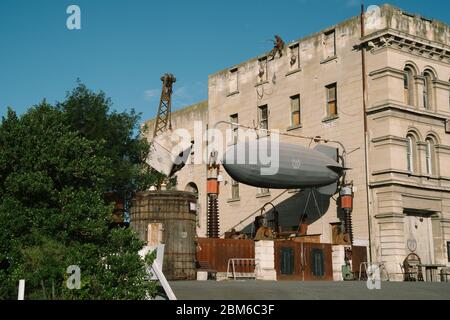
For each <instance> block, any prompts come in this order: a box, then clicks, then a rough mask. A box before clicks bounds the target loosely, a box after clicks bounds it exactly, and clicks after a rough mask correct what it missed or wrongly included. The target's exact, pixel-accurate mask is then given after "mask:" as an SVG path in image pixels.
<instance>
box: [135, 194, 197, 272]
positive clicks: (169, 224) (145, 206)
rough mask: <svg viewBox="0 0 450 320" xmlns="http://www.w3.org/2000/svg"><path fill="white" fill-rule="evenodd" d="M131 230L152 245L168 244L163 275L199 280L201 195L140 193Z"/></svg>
mask: <svg viewBox="0 0 450 320" xmlns="http://www.w3.org/2000/svg"><path fill="white" fill-rule="evenodd" d="M130 219H131V221H130V222H131V227H132V228H133V229H134V230H135V231H136V232H137V233H138V235H139V237H140V239H141V240H143V241H145V242H146V243H147V244H148V245H150V246H152V245H157V244H160V243H163V244H165V252H164V264H163V272H164V274H165V276H166V278H167V279H168V280H195V279H196V263H195V254H196V246H195V242H194V241H195V236H196V219H197V196H196V195H195V194H194V193H191V192H184V191H155V192H141V193H138V194H137V195H136V196H135V197H134V199H133V200H132V207H131V210H130Z"/></svg>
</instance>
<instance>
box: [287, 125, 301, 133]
mask: <svg viewBox="0 0 450 320" xmlns="http://www.w3.org/2000/svg"><path fill="white" fill-rule="evenodd" d="M302 128H303V125H302V124H297V125H295V126H290V127H289V128H287V129H286V131H293V130H297V129H302Z"/></svg>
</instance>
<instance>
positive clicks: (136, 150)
mask: <svg viewBox="0 0 450 320" xmlns="http://www.w3.org/2000/svg"><path fill="white" fill-rule="evenodd" d="M110 106H111V102H110V100H109V99H107V98H106V97H105V95H104V94H103V93H93V92H92V91H90V90H88V89H87V88H86V87H85V86H84V85H82V84H79V85H78V87H77V88H75V89H74V90H73V91H72V92H71V93H69V94H68V96H67V98H66V100H65V101H64V102H62V103H59V104H58V105H57V106H52V105H49V104H48V103H46V102H45V101H44V102H42V103H41V104H39V105H37V106H35V107H33V108H30V109H29V110H28V111H27V112H26V113H25V114H24V115H22V116H20V117H18V116H17V115H16V114H15V113H14V112H13V111H12V110H8V114H7V116H6V118H3V121H2V123H1V125H0V146H1V153H0V298H12V299H14V298H16V292H15V290H16V289H15V288H16V287H17V283H18V280H19V279H22V278H25V279H26V280H27V290H26V293H27V297H28V298H36V299H40V298H47V299H51V298H54V299H144V298H146V296H147V295H148V294H149V295H153V294H155V292H156V291H155V290H156V289H155V284H154V283H153V282H150V281H148V279H147V273H146V263H145V262H144V261H143V260H142V259H141V258H140V256H139V255H138V251H139V250H140V249H141V248H142V246H143V243H142V242H141V241H140V240H139V239H138V238H137V237H136V235H135V234H134V233H133V232H132V231H131V230H130V229H127V228H123V227H121V228H119V227H116V228H112V227H111V224H110V222H111V212H112V206H111V205H110V204H108V203H105V201H104V195H105V192H108V191H113V192H116V193H119V194H121V195H123V196H124V197H126V198H130V197H132V195H133V194H134V193H135V192H136V191H138V190H144V189H146V188H148V187H149V186H150V185H151V184H152V183H154V181H155V180H156V179H157V178H156V177H155V176H154V175H153V174H152V173H151V171H148V170H144V168H145V165H144V159H145V157H146V155H147V152H148V144H147V142H146V141H145V140H142V139H140V138H139V136H140V135H139V131H138V130H136V129H138V128H137V125H138V121H139V117H138V115H136V114H135V112H134V111H131V112H129V113H126V112H124V113H116V112H111V111H110ZM147 262H150V263H151V261H149V260H147ZM70 265H78V266H79V267H80V268H81V284H82V285H81V289H80V290H69V289H67V287H66V285H65V283H66V280H67V277H68V276H69V275H68V274H66V269H67V267H68V266H70Z"/></svg>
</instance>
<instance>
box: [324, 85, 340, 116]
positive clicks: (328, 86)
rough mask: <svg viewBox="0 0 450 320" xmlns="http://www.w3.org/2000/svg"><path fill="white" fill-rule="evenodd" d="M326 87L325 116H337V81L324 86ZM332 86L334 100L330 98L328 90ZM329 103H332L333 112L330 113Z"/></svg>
mask: <svg viewBox="0 0 450 320" xmlns="http://www.w3.org/2000/svg"><path fill="white" fill-rule="evenodd" d="M325 88H326V100H327V110H326V111H327V118H332V117H337V116H338V114H339V113H338V86H337V82H335V83H332V84H329V85H327V86H325ZM333 88H334V100H332V99H331V98H330V90H331V89H333ZM331 103H334V109H335V112H334V113H331V107H330V105H331Z"/></svg>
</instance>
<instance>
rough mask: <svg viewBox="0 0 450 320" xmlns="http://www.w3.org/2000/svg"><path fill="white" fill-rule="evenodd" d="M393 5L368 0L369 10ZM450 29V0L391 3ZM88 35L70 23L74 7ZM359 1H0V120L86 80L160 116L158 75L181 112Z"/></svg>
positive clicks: (117, 104) (353, 9) (353, 11)
mask: <svg viewBox="0 0 450 320" xmlns="http://www.w3.org/2000/svg"><path fill="white" fill-rule="evenodd" d="M385 2H386V1H376V0H373V1H367V0H366V5H372V4H382V3H385ZM389 3H391V4H393V5H395V6H398V7H400V8H402V9H404V10H406V11H409V12H413V13H420V14H421V15H423V16H425V17H428V18H435V19H438V20H441V21H444V22H446V23H449V24H450V1H448V0H429V1H424V0H422V1H419V0H391V1H390V2H389ZM71 4H76V5H78V6H79V7H80V8H81V23H82V24H81V28H82V29H81V30H72V31H69V30H68V29H67V27H66V19H67V17H68V14H67V13H66V9H67V7H68V6H69V5H71ZM359 5H360V1H359V0H322V1H317V0H277V1H275V0H270V1H269V0H220V1H219V0H170V1H167V0H164V1H162V0H161V1H155V0H128V1H125V0H70V1H68V0H39V1H38V0H28V1H27V0H0V115H4V114H5V110H6V107H7V106H11V107H12V108H13V109H14V110H16V111H17V112H19V113H23V112H24V111H25V110H26V109H27V108H28V107H30V106H32V105H34V104H37V103H39V102H40V101H41V100H42V99H43V98H46V99H47V101H48V102H50V103H54V102H56V101H61V100H63V99H64V96H65V94H66V92H67V91H68V90H71V89H72V88H73V87H74V86H75V85H76V79H77V78H80V79H81V81H82V82H84V83H85V84H86V85H87V86H88V87H89V88H92V89H94V90H103V91H105V92H106V94H107V95H108V96H109V97H111V98H112V100H113V102H114V108H115V109H117V110H119V111H121V110H125V109H130V108H131V107H133V108H135V109H136V110H137V111H138V112H142V113H143V119H148V118H150V117H152V116H154V115H155V113H156V109H157V105H158V102H159V94H160V90H161V81H160V76H161V75H162V74H163V73H165V72H171V73H174V74H175V75H176V77H177V79H178V81H177V83H176V84H175V92H174V108H175V109H178V108H180V107H183V106H186V105H189V104H192V103H195V102H198V101H201V100H204V99H206V98H207V81H208V75H209V74H211V73H215V72H217V71H219V70H222V69H224V68H226V67H229V66H232V65H234V64H237V63H240V62H242V61H244V60H247V59H249V58H252V57H254V56H257V55H259V54H261V53H263V52H265V51H268V50H270V49H271V47H272V43H271V42H270V41H268V40H269V39H271V38H272V37H273V35H274V34H279V35H281V36H282V38H283V39H284V40H285V41H286V42H289V41H291V40H295V39H298V38H301V37H303V36H306V35H308V34H311V33H313V32H317V31H320V30H321V29H324V28H326V27H328V26H331V25H333V24H335V23H338V22H341V21H343V20H344V19H347V18H350V17H352V16H355V15H358V14H359Z"/></svg>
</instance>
